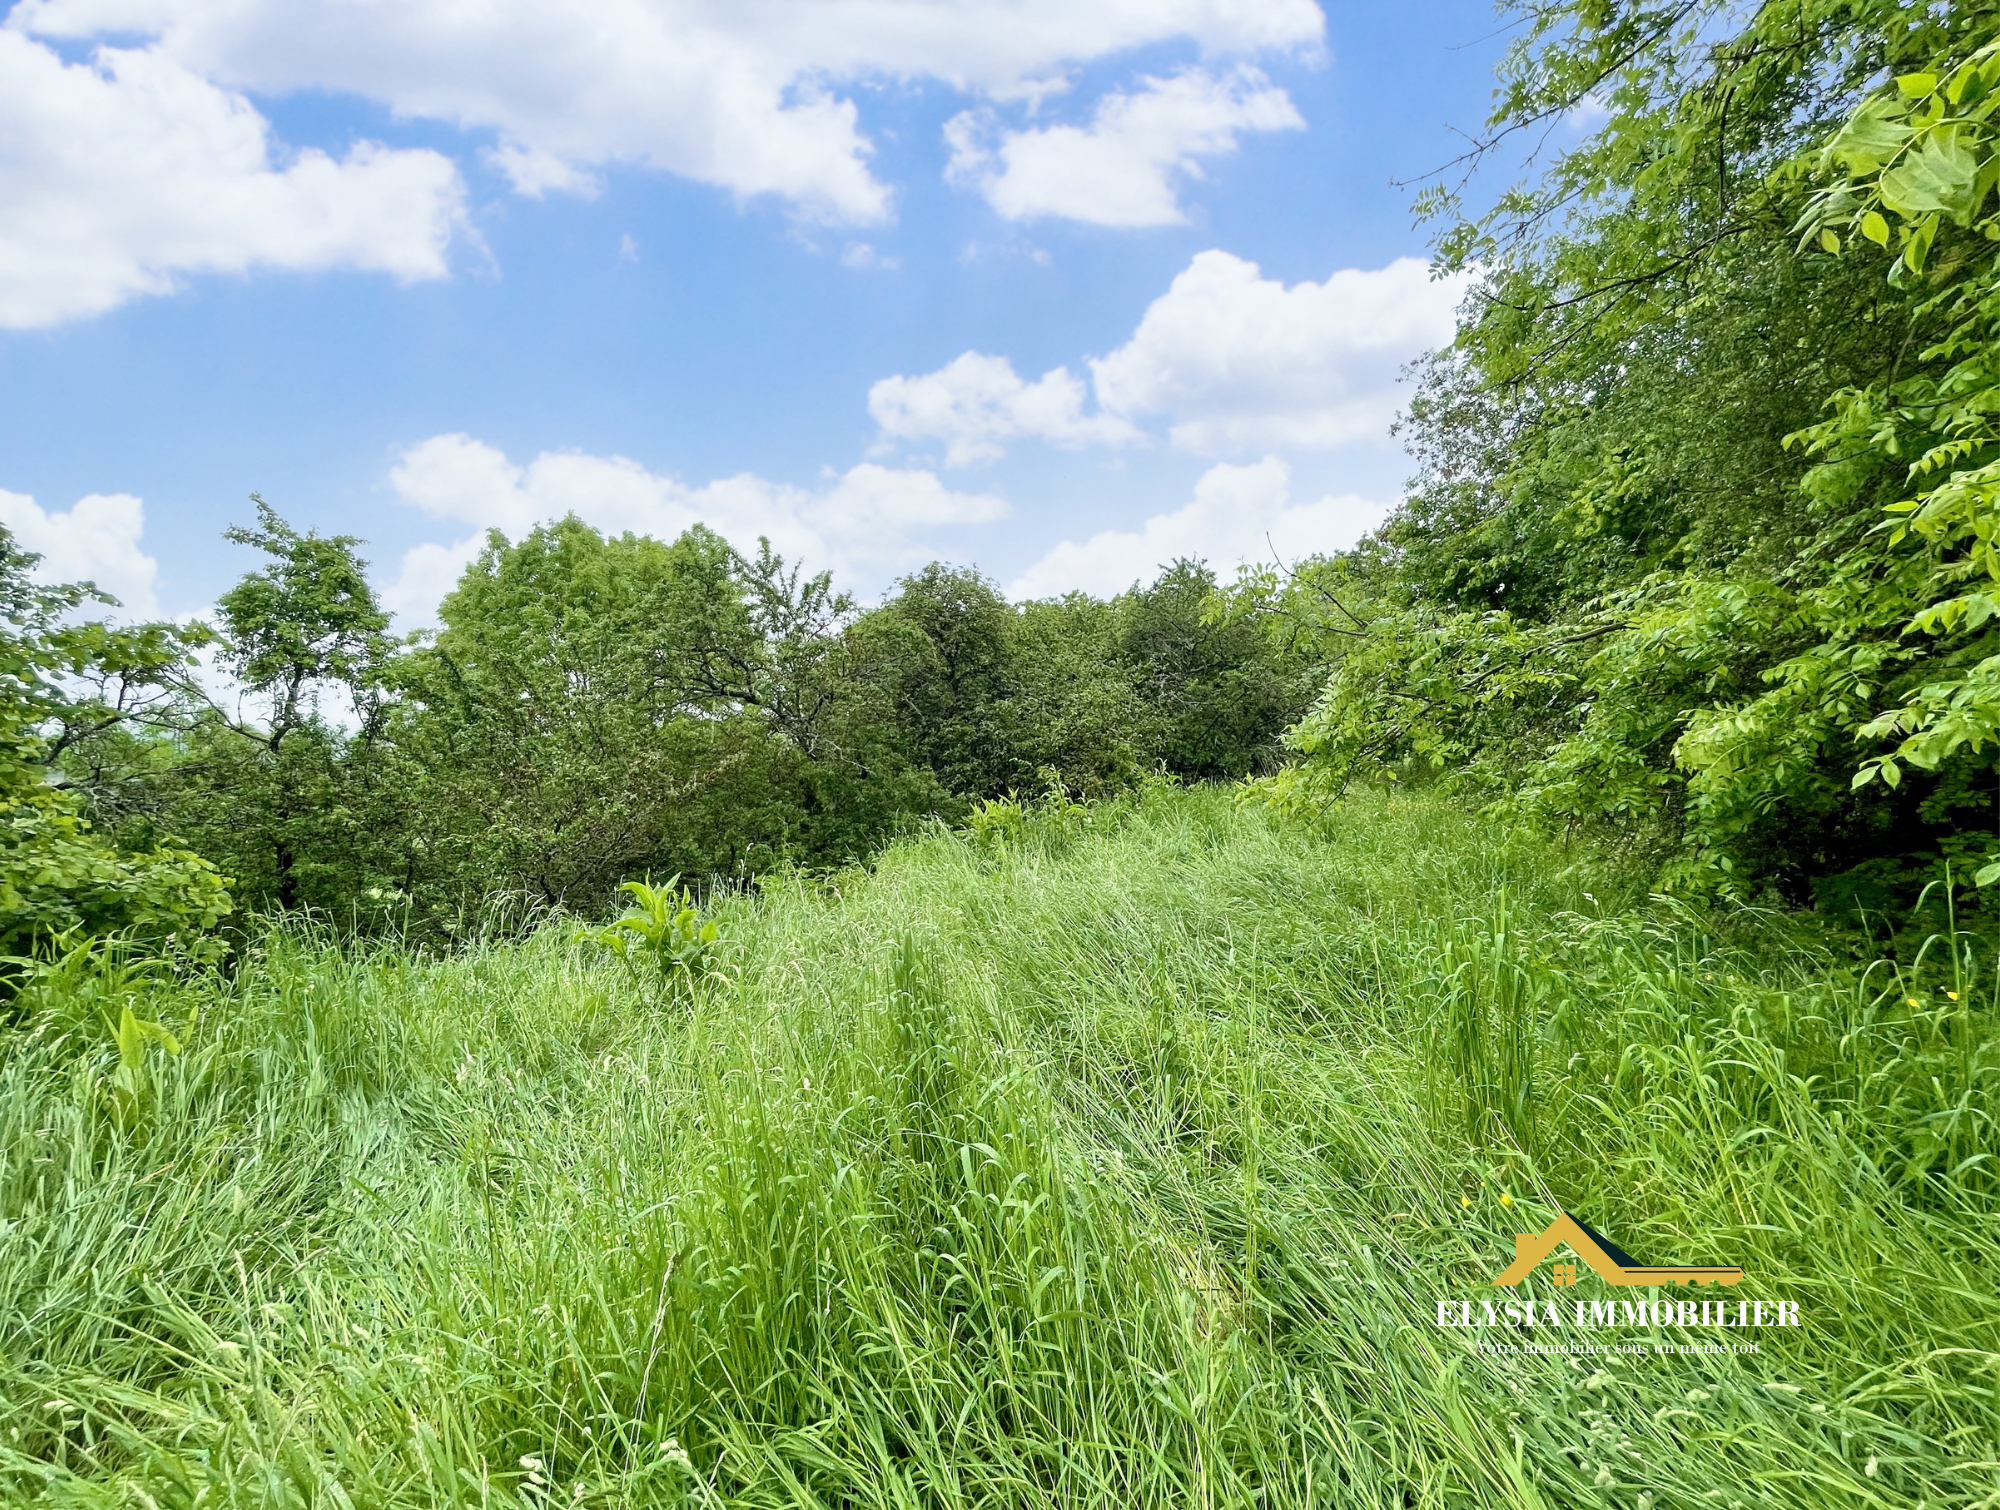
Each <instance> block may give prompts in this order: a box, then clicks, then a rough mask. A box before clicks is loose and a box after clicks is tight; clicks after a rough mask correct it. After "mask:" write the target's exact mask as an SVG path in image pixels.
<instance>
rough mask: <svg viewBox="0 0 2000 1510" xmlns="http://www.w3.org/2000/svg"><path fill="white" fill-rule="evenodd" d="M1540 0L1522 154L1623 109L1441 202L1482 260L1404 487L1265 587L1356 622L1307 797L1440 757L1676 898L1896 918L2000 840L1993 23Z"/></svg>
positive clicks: (1478, 786)
mask: <svg viewBox="0 0 2000 1510" xmlns="http://www.w3.org/2000/svg"><path fill="white" fill-rule="evenodd" d="M1523 10H1524V15H1525V18H1526V20H1527V22H1528V30H1527V33H1526V35H1525V37H1524V38H1523V40H1522V41H1521V42H1520V43H1519V44H1518V46H1517V47H1516V48H1515V50H1514V51H1513V53H1512V54H1511V57H1510V60H1509V63H1508V64H1507V66H1506V67H1505V68H1504V69H1503V72H1502V79H1501V86H1502V87H1501V93H1500V104H1499V108H1498V111H1497V113H1496V114H1495V116H1494V118H1493V122H1492V126H1493V141H1494V143H1495V145H1496V146H1497V144H1498V143H1500V142H1502V141H1504V140H1507V139H1509V138H1510V137H1513V136H1517V135H1518V133H1520V132H1521V131H1523V130H1529V129H1532V130H1535V131H1538V132H1539V131H1543V130H1545V129H1546V130H1552V131H1554V132H1555V133H1556V139H1558V140H1560V139H1561V137H1562V136H1563V135H1565V134H1567V133H1568V132H1570V131H1572V130H1573V129H1574V127H1573V125H1565V124H1564V122H1565V121H1566V120H1568V121H1570V122H1572V123H1573V122H1574V121H1576V120H1578V119H1581V118H1583V117H1582V116H1579V115H1578V114H1577V112H1583V116H1588V115H1589V114H1590V113H1592V112H1601V116H1600V118H1601V122H1602V123H1601V124H1599V125H1596V126H1594V127H1593V128H1591V129H1590V130H1588V131H1587V132H1585V133H1584V134H1583V135H1582V138H1581V140H1579V141H1577V142H1576V144H1575V145H1574V146H1572V147H1570V148H1569V149H1568V150H1567V151H1565V152H1562V153H1560V154H1558V156H1557V159H1556V161H1555V163H1554V165H1553V166H1552V168H1551V169H1550V170H1549V172H1548V173H1547V175H1546V176H1545V177H1544V178H1543V179H1542V181H1541V182H1540V183H1538V184H1536V185H1532V186H1529V187H1527V188H1524V189H1522V190H1520V191H1519V192H1517V193H1515V194H1512V195H1509V196H1505V197H1503V198H1502V199H1501V201H1500V203H1499V206H1498V208H1497V209H1496V210H1494V211H1493V212H1492V213H1491V214H1490V215H1488V216H1486V217H1485V218H1483V219H1466V220H1459V219H1457V218H1456V217H1455V215H1454V213H1453V212H1454V211H1455V208H1456V201H1455V200H1454V199H1453V198H1452V197H1451V196H1450V195H1449V194H1443V193H1438V194H1433V195H1431V196H1428V197H1427V199H1426V200H1425V206H1426V208H1428V209H1430V210H1432V211H1434V212H1438V213H1441V214H1442V215H1443V216H1444V224H1445V226H1446V230H1445V231H1444V234H1443V235H1442V237H1441V239H1440V253H1441V256H1442V258H1443V261H1444V264H1445V265H1447V266H1454V265H1455V266H1461V267H1475V266H1476V268H1477V269H1478V273H1479V283H1478V286H1477V288H1476V290H1475V292H1474V294H1473V296H1472V298H1471V300H1470V301H1469V303H1468V304H1467V306H1466V309H1465V311H1464V314H1463V318H1462V321H1461V326H1460V331H1459V336H1458V340H1457V342H1456V344H1455V346H1454V347H1453V348H1452V349H1451V350H1450V351H1448V352H1445V353H1442V354H1440V355H1439V356H1437V357H1436V358H1434V359H1433V360H1432V361H1431V362H1430V363H1429V364H1428V367H1427V368H1426V370H1425V372H1424V375H1423V379H1422V382H1421V384H1420V386H1419V388H1418V390H1417V392H1416V395H1415V398H1414V401H1413V403H1412V406H1411V410H1410V414H1409V418H1408V422H1407V428H1406V434H1407V435H1408V437H1409V438H1410V440H1411V442H1412V445H1413V449H1414V451H1415V453H1416V455H1417V458H1418V462H1419V465H1420V472H1419V476H1418V478H1417V481H1416V485H1415V488H1414V491H1413V493H1412V495H1411V497H1410V498H1409V500H1408V501H1407V502H1406V503H1405V504H1404V505H1403V507H1402V508H1401V509H1399V510H1398V511H1397V513H1396V515H1395V516H1394V517H1393V518H1392V520H1391V521H1390V522H1389V524H1388V525H1387V526H1386V527H1385V528H1384V529H1383V530H1382V531H1381V532H1380V534H1379V536H1378V537H1377V538H1376V539H1375V540H1374V541H1372V542H1370V543H1369V545H1368V546H1367V547H1366V548H1365V549H1364V550H1362V551H1361V552H1358V553H1357V554H1356V555H1355V556H1354V557H1352V558H1351V559H1350V560H1348V561H1345V562H1342V563H1340V564H1339V569H1338V571H1337V572H1336V571H1335V569H1334V568H1332V567H1323V568H1321V569H1320V570H1319V571H1318V572H1317V573H1309V574H1307V579H1306V585H1305V586H1304V587H1301V586H1298V585H1294V586H1292V587H1291V588H1290V589H1289V590H1288V592H1286V593H1273V592H1268V591H1267V592H1266V594H1265V596H1266V599H1268V600H1270V601H1263V602H1258V603H1250V604H1247V605H1246V606H1248V607H1250V608H1255V609H1257V610H1259V611H1264V612H1269V611H1270V609H1271V608H1272V607H1273V604H1274V603H1275V602H1277V601H1278V600H1280V599H1282V600H1283V603H1282V605H1281V606H1287V607H1289V608H1290V609H1291V610H1292V612H1293V613H1294V614H1309V615H1310V614H1314V613H1316V614H1317V617H1318V619H1319V621H1320V622H1322V623H1325V624H1328V625H1330V626H1332V627H1333V628H1336V629H1342V630H1346V631H1349V633H1347V634H1344V635H1336V636H1332V637H1331V638H1330V641H1329V655H1330V658H1331V659H1332V661H1333V662H1334V664H1335V670H1334V673H1333V675H1332V677H1331V679H1330V681H1329V682H1328V684H1327V686H1326V688H1325V691H1324V694H1323V696H1322V698H1321V700H1320V701H1319V703H1318V704H1317V705H1316V707H1315V708H1314V710H1313V712H1312V713H1311V714H1310V715H1309V716H1308V717H1307V718H1306V719H1305V720H1304V722H1303V723H1302V724H1301V725H1300V726H1299V728H1298V729H1297V730H1296V732H1295V733H1294V735H1293V744H1294V747H1295V748H1296V749H1297V750H1298V751H1299V752H1300V753H1301V754H1303V755H1304V756H1305V758H1306V765H1305V769H1304V771H1303V772H1301V773H1300V775H1299V776H1298V777H1297V778H1295V784H1294V789H1295V790H1299V789H1311V790H1317V791H1321V792H1324V791H1327V790H1332V789H1336V788H1338V787H1339V786H1340V785H1342V784H1343V783H1345V782H1346V781H1348V780H1350V779H1352V778H1353V777H1355V776H1360V775H1367V774H1371V773H1374V774H1380V773H1383V772H1385V771H1386V772H1388V773H1391V774H1397V775H1402V776H1408V775H1409V774H1411V773H1412V772H1414V771H1442V772H1444V773H1446V774H1447V775H1448V776H1449V778H1450V779H1451V780H1452V781H1453V782H1454V783H1456V784H1458V785H1460V786H1463V787H1466V788H1469V789H1472V790H1474V791H1478V792H1482V793H1486V794H1504V795H1506V796H1508V797H1509V798H1510V799H1512V800H1515V801H1518V802H1519V803H1520V804H1521V805H1523V806H1525V807H1526V808H1527V809H1529V810H1531V811H1534V812H1536V813H1539V814H1541V815H1542V816H1543V817H1545V818H1546V819H1548V820H1550V821H1552V822H1555V823H1558V824H1562V825H1574V824H1586V825H1591V826H1595V827H1598V828H1599V829H1601V830H1607V831H1609V832H1610V833H1612V834H1614V835H1615V836H1617V837H1619V838H1621V839H1623V840H1624V841H1626V842H1628V843H1631V844H1634V845H1637V846H1639V847H1641V848H1643V849H1646V850H1648V851H1649V852H1650V853H1651V854H1652V855H1653V857H1654V860H1655V863H1656V864H1657V865H1658V866H1659V867H1660V871H1661V874H1662V877H1663V880H1664V882H1665V884H1667V885H1669V886H1671V887H1675V888H1677V889H1682V890H1687V891H1691V892H1706V893H1714V892H1723V893H1731V894H1737V895H1770V894H1775V895H1777V896H1778V897H1781V898H1783V899H1785V900H1787V901H1790V902H1795V903H1797V902H1810V901H1813V900H1815V899H1817V900H1820V901H1822V902H1824V903H1827V904H1828V905H1830V906H1834V907H1836V908H1838V909H1840V910H1846V911H1850V912H1852V911H1853V910H1854V909H1855V908H1857V907H1864V906H1865V907H1873V908H1876V909H1878V910H1880V909H1884V908H1887V909H1891V910H1895V909H1899V908H1902V907H1905V906H1907V905H1908V904H1909V903H1911V902H1912V901H1914V899H1915V897H1916V895H1917V893H1918V892H1919V890H1920V889H1921V888H1922V887H1923V886H1924V885H1926V884H1928V883H1930V882H1932V881H1935V880H1941V879H1942V878H1943V876H1944V874H1945V873H1946V871H1947V870H1948V869H1952V870H1955V873H1956V874H1957V875H1958V876H1960V877H1961V878H1964V877H1967V876H1969V875H1971V874H1972V873H1973V872H1975V871H1979V870H1980V869H1981V867H1982V866H1983V865H1984V864H1985V863H1986V862H1987V861H1989V860H1991V859H1993V858H1995V857H1996V853H2000V851H1996V841H1995V838H1994V823H1993V813H1994V794H1995V791H1996V787H2000V746H1996V742H1995V737H1994V731H1995V729H1996V727H2000V698H1996V697H1995V695H1994V693H1993V690H1992V688H1993V683H1994V675H1995V673H1994V669H1993V668H1994V666H1995V665H1996V664H2000V662H1996V661H1995V660H1994V659H1993V658H1994V656H1995V653H1996V651H2000V639H1996V635H2000V629H1996V619H1995V617H1994V612H1993V604H1994V601H1995V599H1994V591H1993V582H1994V580H1995V576H1996V570H2000V562H1996V559H1995V558H1994V557H1993V555H1992V549H1991V543H1990V542H1991V540H1992V539H1993V538H1994V536H1995V533H1996V528H2000V527H1996V524H1995V521H1996V519H2000V505H1996V503H1995V497H1996V489H2000V483H1996V480H1995V466H1996V457H2000V444H1996V440H1995V432H1994V431H1993V429H1992V424H1991V418H1990V416H1991V414H1992V411H1993V407H1994V405H1993V402H1992V395H1993V393H1994V391H1995V390H1994V383H1995V381H1996V379H1995V377H1994V373H1995V371H1996V360H1997V359H1996V353H2000V323H1996V319H2000V316H1996V308H2000V306H1996V304H1995V302H1994V296H1993V294H1992V288H1993V277H1994V271H1995V263H1994V257H1993V253H1992V250H1991V246H1990V242H1991V239H1992V237H1993V236H1994V234H1995V226H1996V221H1995V219H1994V215H1993V212H1994V208H1995V205H1994V200H1993V197H1992V192H1993V187H1994V180H1995V166H1994V165H1995V162H1996V159H1995V157H1994V156H1993V152H1992V146H1991V137H1990V133H1989V131H1988V128H1987V119H1988V117H1989V116H1990V114H1991V112H1992V110H1993V108H1994V99H1995V96H1994V93H1993V90H1994V84H1995V80H1996V78H2000V59H1996V58H1995V56H1994V54H1993V53H1992V52H1991V51H1990V50H1984V49H1987V47H1988V44H1989V43H1990V42H1991V40H1992V38H1993V37H1994V35H1995V32H1996V24H2000V23H1996V12H1995V10H1994V8H1993V7H1992V6H1991V5H1988V4H1971V5H1954V6H1948V7H1931V8H1917V9H1913V8H1911V7H1909V6H1907V5H1903V4H1892V3H1887V0H1816V3H1810V4H1806V5H1803V6H1801V5H1796V4H1790V3H1787V4H1785V5H1777V4H1765V5H1760V6H1755V7H1751V8H1747V9H1746V8H1743V7H1730V6H1723V5H1719V4H1705V3H1704V4H1695V5H1682V6H1673V7H1665V8H1659V7H1652V6H1647V5H1639V4H1613V5H1609V6H1605V5H1597V4H1589V5H1585V4H1562V5H1555V6H1541V7H1523ZM1329 574H1331V575H1329ZM1335 576H1337V577H1338V578H1339V581H1340V585H1341V587H1342V590H1343V592H1344V593H1345V595H1346V596H1345V598H1344V599H1343V601H1345V602H1346V603H1347V606H1348V607H1349V608H1352V609H1354V610H1356V613H1357V614H1358V617H1355V616H1352V615H1350V616H1349V617H1346V618H1343V617H1341V616H1340V615H1339V614H1336V613H1335V612H1333V610H1332V609H1330V608H1328V607H1327V606H1326V604H1325V602H1324V601H1322V600H1320V599H1317V598H1315V597H1314V596H1313V594H1312V592H1311V591H1309V590H1308V588H1317V587H1319V586H1323V585H1325V584H1326V583H1327V582H1330V581H1332V580H1334V577H1335Z"/></svg>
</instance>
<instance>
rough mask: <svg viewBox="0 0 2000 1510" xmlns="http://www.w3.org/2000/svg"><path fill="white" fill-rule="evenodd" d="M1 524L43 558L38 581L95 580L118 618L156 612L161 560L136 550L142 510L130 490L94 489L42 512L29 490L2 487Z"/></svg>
mask: <svg viewBox="0 0 2000 1510" xmlns="http://www.w3.org/2000/svg"><path fill="white" fill-rule="evenodd" d="M0 524H4V525H6V526H7V528H8V529H9V530H11V531H13V534H14V539H15V540H16V541H17V542H18V543H19V544H20V546H21V548H22V549H23V550H29V551H33V552H35V554H37V555H39V556H40V557H41V558H42V560H41V564H40V565H39V566H37V567H36V568H35V577H36V579H37V580H39V581H42V582H95V583H96V584H97V585H98V586H99V587H100V588H102V589H103V590H104V591H106V592H108V593H110V594H111V595H112V596H113V597H114V598H116V599H117V600H118V601H119V604H120V605H121V607H122V608H123V610H124V612H123V613H122V614H121V615H119V616H120V617H122V618H130V619H150V618H153V617H156V616H157V615H158V613H159V611H160V607H159V602H158V600H157V599H156V598H155V596H154V592H153V584H154V582H155V580H156V579H157V578H158V576H159V572H160V568H159V563H157V562H156V561H154V560H153V558H152V557H151V556H149V555H147V554H146V553H145V552H144V551H142V550H140V549H139V537H140V536H141V535H142V534H144V533H145V529H146V508H145V505H144V504H143V503H141V502H140V501H139V500H138V499H137V498H134V497H133V496H132V495H131V494H130V493H92V494H90V495H89V496H87V497H84V498H79V499H78V500H77V501H76V502H75V503H74V504H72V505H70V508H69V510H68V511H67V512H66V513H45V512H44V511H43V509H42V507H41V505H40V504H38V503H36V502H35V500H34V499H32V498H30V497H29V496H28V495H27V494H25V493H9V492H8V491H6V490H5V489H4V488H0Z"/></svg>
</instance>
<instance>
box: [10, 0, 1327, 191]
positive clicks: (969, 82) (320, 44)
mask: <svg viewBox="0 0 2000 1510" xmlns="http://www.w3.org/2000/svg"><path fill="white" fill-rule="evenodd" d="M8 24H9V25H10V26H12V27H14V28H16V29H17V30H21V31H26V32H29V33H34V34H40V35H46V36H52V37H67V38H86V39H102V38H107V37H115V38H119V39H125V38H130V37H133V36H137V37H141V38H145V39H149V41H151V43H152V44H153V45H154V46H155V47H156V48H157V50H158V51H160V52H161V53H163V54H164V55H165V56H167V57H170V58H172V59H174V60H175V61H177V62H178V63H180V64H182V65H185V66H186V67H189V68H192V69H194V70H196V71H197V72H199V73H200V74H201V75H202V76H203V77H205V78H208V79H212V80H214V81H216V82H218V83H221V84H225V85H229V86H231V87H236V88H242V89H250V90H254V91H259V92H265V93H273V94H282V93H287V92H291V91H295V90H307V89H314V90H328V91H334V92H344V93H350V94H356V95H360V96H363V97H365V98H367V99H370V100H374V101H377V102H379V103H381V104H383V105H386V106H388V107H389V108H391V109H392V110H394V111H396V112H397V113H399V114H401V115H404V116H409V117H419V118H424V119H429V120H440V121H446V122H449V123H452V124H454V125H457V126H460V127H463V128H468V129H475V130H482V131H490V132H492V133H493V134H494V136H495V137H496V138H497V140H498V143H499V145H498V147H497V149H496V151H497V154H498V155H497V157H496V159H495V162H496V165H497V166H498V167H499V168H500V169H501V170H502V171H503V172H505V173H507V174H508V176H509V177H510V179H511V180H512V181H513V182H514V184H515V185H516V186H517V187H518V188H519V189H520V190H521V191H522V192H524V193H529V194H538V193H548V192H551V191H564V190H575V189H579V188H586V187H587V186H588V185H589V184H590V183H591V182H592V181H593V180H592V177H591V170H592V169H594V168H597V167H601V166H605V165H610V164H618V163H629V164H636V165H641V166H650V167H655V168H661V169H665V170H667V171H670V172H673V173H678V174H682V175H685V176H687V177H689V178H693V179H696V180H699V181H701V182H704V183H710V184H714V185H717V186H718V187H720V188H723V189H726V190H729V191H731V192H733V193H735V194H738V195H745V196H749V195H761V194H771V195H775V196H778V197H779V198H781V199H783V200H784V201H786V202H787V203H789V204H790V205H792V206H793V207H794V208H795V209H796V210H798V211H799V212H801V213H803V214H805V215H807V216H811V217H816V218H820V219H825V220H834V221H842V222H850V223H865V222H869V221H874V220H880V219H882V218H883V217H884V216H885V215H886V214H887V213H888V209H889V193H888V190H887V188H886V187H885V186H884V185H883V184H882V183H881V182H880V181H879V180H877V179H876V177H875V176H874V174H873V173H872V172H871V170H870V167H869V162H868V159H869V151H870V148H869V143H868V141H867V139H866V138H865V137H864V136H863V135H862V133H861V131H860V129H859V127H858V125H857V119H856V112H855V107H854V104H853V101H852V100H850V99H846V98H843V97H841V96H840V95H839V94H838V93H836V89H837V88H838V87H839V86H841V85H842V84H846V83H852V82H854V81H857V80H861V79H868V78H890V79H924V78H928V79H937V80H941V81H943V82H945V83H947V84H949V85H951V86H953V87H955V88H958V89H962V90H968V91H972V92H975V93H982V94H985V95H988V96H990V97H992V98H995V99H1005V98H1015V99H1032V98H1036V97H1039V96H1040V95H1043V94H1046V93H1049V92H1051V90H1053V89H1056V88H1059V86H1060V84H1061V82H1062V79H1063V77H1064V75H1065V74H1066V73H1067V71H1068V70H1069V69H1071V68H1072V67H1074V66H1076V65H1079V64H1082V63H1087V62H1090V61H1092V60H1094V59H1101V58H1105V57H1108V56H1111V55H1114V54H1117V53H1121V52H1125V51H1128V50H1130V49H1133V48H1137V47H1143V46H1146V45H1150V44H1158V43H1164V42H1173V41H1188V42H1192V43H1194V44H1195V45H1196V46H1198V47H1200V48H1201V49H1202V51H1203V53H1204V54H1206V55H1208V56H1214V57H1228V56H1245V55H1249V54H1253V53H1257V52H1260V51H1266V50H1273V49H1300V48H1311V47H1313V46H1315V45H1316V44H1317V43H1318V41H1319V39H1320V36H1321V33H1322V31H1323V28H1324V19H1323V17H1322V16H1321V14H1320V10H1319V7H1318V5H1317V4H1315V3H1314V0H1015V3H1011V4H1008V5H1004V6H1003V5H995V4H992V3H991V0H598V3H595V4H591V5H575V4H562V5H558V4H551V3H549V0H483V3H480V4H476V5H468V4H464V3H462V0H397V3H394V4H389V3H380V0H376V3H363V4H356V3H354V0H21V3H20V4H18V5H16V6H15V8H14V10H13V11H12V12H11V13H10V16H9V19H8Z"/></svg>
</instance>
